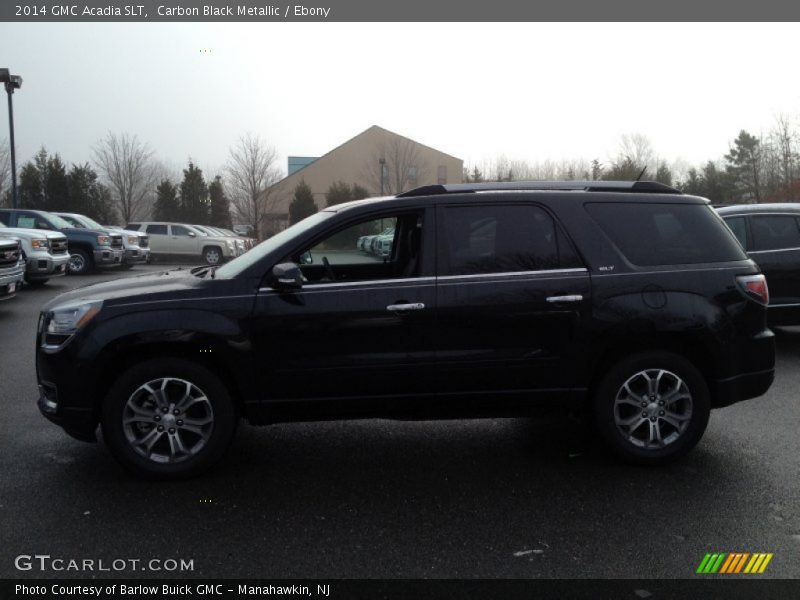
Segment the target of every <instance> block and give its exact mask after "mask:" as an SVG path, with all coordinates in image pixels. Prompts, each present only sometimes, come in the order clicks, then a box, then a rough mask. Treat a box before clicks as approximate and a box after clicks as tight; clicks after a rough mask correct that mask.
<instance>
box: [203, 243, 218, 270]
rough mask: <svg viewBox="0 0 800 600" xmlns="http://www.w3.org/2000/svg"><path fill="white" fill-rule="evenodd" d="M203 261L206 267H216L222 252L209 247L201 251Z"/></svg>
mask: <svg viewBox="0 0 800 600" xmlns="http://www.w3.org/2000/svg"><path fill="white" fill-rule="evenodd" d="M203 260H205V261H206V264H207V265H212V266H213V265H218V264H220V263H221V262H222V251H221V250H220V249H219V248H217V247H215V246H209V247H208V248H206V249H205V250H203Z"/></svg>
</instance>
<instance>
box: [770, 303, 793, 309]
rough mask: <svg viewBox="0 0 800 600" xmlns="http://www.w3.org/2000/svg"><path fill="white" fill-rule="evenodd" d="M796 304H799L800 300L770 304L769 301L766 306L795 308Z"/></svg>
mask: <svg viewBox="0 0 800 600" xmlns="http://www.w3.org/2000/svg"><path fill="white" fill-rule="evenodd" d="M798 306H800V302H793V303H791V304H772V303H771V302H770V303H769V304H768V305H767V308H797V307H798Z"/></svg>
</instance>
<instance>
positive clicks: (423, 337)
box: [36, 182, 775, 477]
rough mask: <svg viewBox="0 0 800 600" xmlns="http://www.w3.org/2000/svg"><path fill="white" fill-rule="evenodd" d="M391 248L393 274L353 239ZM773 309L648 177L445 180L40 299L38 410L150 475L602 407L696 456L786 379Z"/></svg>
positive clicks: (623, 434) (728, 246)
mask: <svg viewBox="0 0 800 600" xmlns="http://www.w3.org/2000/svg"><path fill="white" fill-rule="evenodd" d="M388 228H391V229H393V230H394V234H393V239H392V244H391V248H390V249H389V250H388V255H387V256H385V257H381V256H374V255H370V254H367V253H364V252H363V251H360V250H359V249H358V246H357V242H358V240H359V238H361V237H362V236H365V235H375V234H378V233H380V232H381V231H385V230H386V229H388ZM767 303H768V291H767V285H766V280H765V278H764V276H763V275H762V274H761V273H760V271H759V269H758V267H757V266H756V264H755V263H754V262H753V261H752V260H750V259H749V258H748V257H747V256H746V255H745V253H744V251H743V250H742V248H741V246H740V245H739V243H738V242H737V241H736V238H735V237H734V236H733V234H732V233H731V231H730V230H729V229H728V228H727V227H726V226H725V225H724V223H723V222H722V220H721V219H720V218H719V216H718V215H717V214H716V213H715V212H714V210H713V209H712V208H711V207H710V205H709V203H708V201H707V200H705V199H703V198H697V197H694V196H686V195H682V194H680V193H679V192H678V191H677V190H674V189H672V188H669V187H666V186H663V185H661V184H657V183H650V182H636V183H630V182H588V183H579V182H555V183H543V182H523V183H508V184H478V185H446V186H441V185H436V186H428V187H423V188H419V189H416V190H413V191H410V192H406V193H403V194H400V195H398V196H396V197H393V198H382V199H370V200H361V201H356V202H351V203H347V204H341V205H338V206H333V207H331V208H327V209H325V210H323V211H321V212H319V213H317V214H315V215H313V216H311V217H309V218H307V219H306V220H304V221H302V222H300V223H298V224H297V225H294V226H293V227H290V228H289V229H287V230H285V231H282V232H281V233H279V234H277V235H275V236H274V237H272V238H270V239H268V240H266V241H265V242H263V243H262V244H260V245H259V246H258V247H256V248H255V249H253V250H252V251H250V252H248V253H247V254H245V255H243V256H241V257H239V258H237V259H235V260H233V261H232V262H230V263H228V264H226V265H224V266H221V267H206V266H203V267H197V268H194V269H191V270H183V269H178V270H172V271H165V272H160V273H156V274H148V275H142V276H138V277H133V278H128V279H122V280H118V281H112V282H108V283H100V284H96V285H92V286H89V287H83V288H80V289H77V290H74V291H71V292H68V293H66V294H63V295H61V296H59V297H58V298H56V299H54V300H53V301H51V302H50V303H49V304H47V305H46V306H45V307H44V308H43V311H42V314H41V318H40V321H39V330H38V336H37V343H36V348H37V349H36V355H37V367H38V368H37V373H38V378H39V387H40V398H39V407H40V409H41V411H42V413H43V414H44V415H45V416H46V417H47V418H48V419H50V420H52V421H54V422H55V423H58V424H59V425H61V426H62V427H63V428H64V429H65V430H66V431H67V432H68V433H69V434H71V435H73V436H74V437H77V438H78V439H81V440H87V441H93V440H94V439H95V430H96V428H97V425H98V423H99V424H100V426H101V427H102V430H103V437H104V438H105V441H106V443H107V445H108V447H109V448H110V450H111V452H112V453H113V454H114V456H115V457H116V458H117V459H118V460H119V461H120V462H121V463H122V464H124V465H125V466H127V467H129V468H131V469H132V470H134V471H136V472H138V473H140V474H146V475H150V476H156V477H176V476H185V475H189V474H194V473H197V472H199V471H201V470H203V469H205V468H207V467H209V466H210V465H211V464H213V463H214V462H216V461H217V460H218V459H219V458H220V457H221V456H222V454H223V453H224V451H225V449H226V447H227V446H228V444H229V443H230V441H231V438H232V436H233V434H234V430H235V428H236V424H237V420H238V419H239V418H240V417H244V418H246V419H247V420H248V421H249V422H251V423H255V424H267V423H275V422H281V421H294V420H319V419H342V418H357V417H397V418H416V419H428V418H437V417H439V418H441V417H444V418H453V417H481V416H513V415H526V414H531V413H533V412H534V409H538V407H539V406H541V405H542V404H544V403H546V402H550V403H555V404H557V405H559V406H571V407H583V408H586V409H589V410H591V411H592V412H593V414H594V418H595V422H596V425H597V428H598V430H599V432H600V433H601V434H602V436H603V438H604V439H605V440H606V441H607V442H608V444H609V445H610V446H611V448H613V449H614V450H615V451H616V452H617V453H618V454H619V455H621V456H622V457H623V458H624V459H627V460H630V461H633V462H637V463H643V464H659V463H665V462H668V461H671V460H673V459H675V458H677V457H679V456H682V455H683V454H685V453H686V452H688V451H689V450H690V449H691V448H692V447H693V446H694V445H695V444H696V443H697V442H698V440H699V439H700V437H701V436H702V435H703V432H704V430H705V428H706V424H707V422H708V418H709V411H710V409H711V408H716V407H721V406H727V405H729V404H732V403H734V402H738V401H740V400H745V399H748V398H753V397H755V396H759V395H761V394H763V393H764V392H765V391H766V390H767V389H768V388H769V386H770V384H771V383H772V380H773V371H774V360H775V354H774V340H773V334H772V332H770V331H769V330H768V329H767V328H766V325H765V324H766V306H767Z"/></svg>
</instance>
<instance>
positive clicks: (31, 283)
mask: <svg viewBox="0 0 800 600" xmlns="http://www.w3.org/2000/svg"><path fill="white" fill-rule="evenodd" d="M48 281H50V280H49V279H28V278H27V277H26V278H25V283H26V285H29V286H31V287H41V286H43V285H44V284H45V283H47V282H48Z"/></svg>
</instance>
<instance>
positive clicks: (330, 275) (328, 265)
mask: <svg viewBox="0 0 800 600" xmlns="http://www.w3.org/2000/svg"><path fill="white" fill-rule="evenodd" d="M322 264H323V265H324V266H325V277H327V278H328V279H330V280H331V281H336V276H335V275H334V274H333V268H331V263H330V261H329V260H328V257H327V256H323V257H322Z"/></svg>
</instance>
